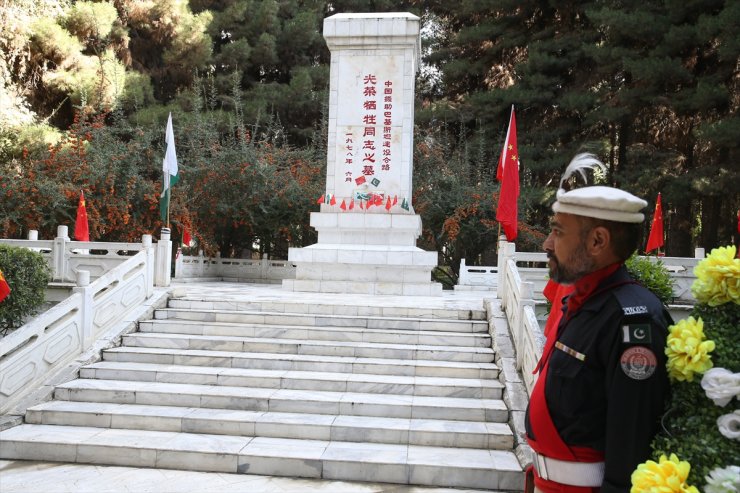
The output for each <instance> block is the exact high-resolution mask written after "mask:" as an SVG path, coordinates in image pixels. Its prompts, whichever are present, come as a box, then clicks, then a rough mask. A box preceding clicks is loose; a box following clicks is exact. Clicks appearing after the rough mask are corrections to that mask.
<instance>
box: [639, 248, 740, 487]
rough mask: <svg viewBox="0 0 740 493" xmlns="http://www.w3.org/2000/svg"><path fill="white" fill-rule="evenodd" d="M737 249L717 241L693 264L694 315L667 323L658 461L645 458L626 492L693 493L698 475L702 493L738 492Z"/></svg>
mask: <svg viewBox="0 0 740 493" xmlns="http://www.w3.org/2000/svg"><path fill="white" fill-rule="evenodd" d="M736 253H737V250H736V248H735V247H734V246H732V247H723V248H716V249H714V250H712V252H711V253H710V254H709V255H708V256H707V258H706V259H704V260H702V261H701V262H699V264H698V265H697V266H696V268H695V269H694V274H695V275H696V281H694V284H693V285H692V287H691V291H692V293H693V295H694V297H695V298H696V300H697V302H698V303H697V305H696V306H695V307H694V309H693V310H692V316H690V317H689V318H687V319H684V320H681V321H679V322H678V323H676V324H675V325H672V326H671V327H669V335H668V340H667V343H666V350H665V352H666V356H668V363H667V366H668V375H669V378H670V379H671V382H672V383H673V385H672V386H673V392H672V397H671V402H670V406H669V409H668V411H667V412H666V416H665V417H664V431H663V432H661V433H659V434H658V436H656V438H655V440H654V441H653V451H654V454H655V457H656V458H657V461H654V460H648V461H646V462H644V463H642V464H640V465H639V466H638V467H637V469H636V470H635V471H634V472H633V473H632V489H631V490H630V492H631V493H646V492H651V493H652V492H655V493H673V492H682V493H699V490H698V489H697V488H696V487H695V486H691V485H690V483H694V484H697V483H700V482H702V483H704V484H705V486H704V488H703V491H704V492H705V493H729V492H738V491H740V444H739V443H738V442H740V409H738V399H740V259H738V258H737V257H736ZM705 331H706V332H705ZM699 375H702V377H701V379H699V378H698V376H699ZM730 404H732V405H731V406H730ZM728 406H729V410H728ZM679 457H680V458H679ZM717 464H728V465H727V466H725V467H722V466H717ZM702 480H703V481H702Z"/></svg>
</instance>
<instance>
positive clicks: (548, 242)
mask: <svg viewBox="0 0 740 493" xmlns="http://www.w3.org/2000/svg"><path fill="white" fill-rule="evenodd" d="M552 247H553V241H552V233H550V234H549V235H547V238H545V241H544V242H543V243H542V249H543V250H544V251H546V252H551V251H552V250H553V248H552Z"/></svg>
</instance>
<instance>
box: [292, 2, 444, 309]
mask: <svg viewBox="0 0 740 493" xmlns="http://www.w3.org/2000/svg"><path fill="white" fill-rule="evenodd" d="M419 28H420V22H419V18H418V17H416V16H415V15H412V14H408V13H378V14H375V13H373V14H337V15H333V16H331V17H328V18H326V19H324V38H325V39H326V42H327V45H328V46H329V50H330V51H331V72H330V97H329V135H328V152H327V171H326V191H325V195H324V197H323V198H322V199H320V202H322V204H321V210H320V212H312V213H311V226H312V227H313V228H315V229H316V230H317V232H318V243H316V244H314V245H311V246H308V247H305V248H291V249H290V250H289V252H288V260H289V261H291V262H293V263H294V264H295V265H296V267H297V269H296V278H295V279H288V280H284V281H283V288H284V289H287V290H291V291H312V292H322V293H357V294H386V295H438V294H441V292H442V285H441V284H439V283H434V282H431V271H432V269H433V268H434V267H435V266H436V265H437V253H436V252H428V251H424V250H421V249H420V248H417V247H416V239H417V238H418V237H419V235H420V234H421V218H420V217H419V216H418V215H416V214H414V212H413V211H414V209H413V204H412V190H413V189H412V185H411V180H412V174H413V127H414V83H415V75H416V72H417V70H418V68H419V57H420V37H419Z"/></svg>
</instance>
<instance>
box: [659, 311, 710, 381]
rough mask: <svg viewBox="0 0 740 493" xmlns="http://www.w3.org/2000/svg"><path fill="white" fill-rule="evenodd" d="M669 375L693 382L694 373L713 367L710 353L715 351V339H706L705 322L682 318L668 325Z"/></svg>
mask: <svg viewBox="0 0 740 493" xmlns="http://www.w3.org/2000/svg"><path fill="white" fill-rule="evenodd" d="M668 330H669V331H670V333H669V334H668V341H667V347H666V348H665V354H666V356H668V364H667V366H668V375H669V376H670V377H671V378H673V379H675V380H678V381H682V382H683V381H688V382H692V381H693V380H694V373H704V372H705V371H707V370H709V369H710V368H711V367H712V358H711V357H710V356H709V353H711V352H712V351H714V341H711V340H709V341H705V340H704V322H703V321H702V319H701V318H699V320H694V317H689V318H687V319H684V320H681V321H680V322H678V323H677V324H676V325H671V326H670V327H668Z"/></svg>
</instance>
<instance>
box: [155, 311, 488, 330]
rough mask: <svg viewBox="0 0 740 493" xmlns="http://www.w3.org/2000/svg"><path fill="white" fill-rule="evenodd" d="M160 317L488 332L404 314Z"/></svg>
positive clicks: (469, 323) (470, 323) (478, 325)
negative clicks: (402, 315)
mask: <svg viewBox="0 0 740 493" xmlns="http://www.w3.org/2000/svg"><path fill="white" fill-rule="evenodd" d="M154 318H155V319H157V320H170V319H178V320H196V321H199V322H232V323H243V324H265V325H302V326H307V327H359V328H367V329H395V330H426V331H432V330H434V331H444V332H464V333H473V332H488V322H486V321H485V320H452V319H447V320H445V319H424V318H410V317H409V318H404V317H395V318H393V317H365V316H350V315H313V314H300V313H280V312H256V311H255V312H248V311H219V310H191V309H179V308H163V309H159V310H156V311H155V312H154Z"/></svg>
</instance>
